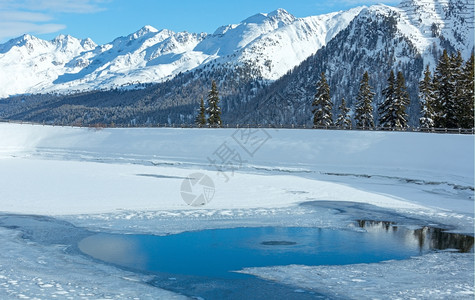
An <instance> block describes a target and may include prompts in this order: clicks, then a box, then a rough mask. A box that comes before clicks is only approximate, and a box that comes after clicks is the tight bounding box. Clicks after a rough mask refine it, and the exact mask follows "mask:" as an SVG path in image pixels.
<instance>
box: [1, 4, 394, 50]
mask: <svg viewBox="0 0 475 300" xmlns="http://www.w3.org/2000/svg"><path fill="white" fill-rule="evenodd" d="M399 2H400V0H209V1H208V0H201V1H200V0H0V43H4V42H6V41H8V40H9V39H10V38H13V37H17V36H20V35H22V34H24V33H29V34H32V35H35V36H37V37H40V38H43V39H52V38H54V37H55V36H57V35H58V34H70V35H72V36H75V37H78V38H86V37H90V38H91V39H92V40H93V41H95V42H96V43H98V44H104V43H108V42H110V41H112V40H113V39H114V38H116V37H118V36H124V35H127V34H130V33H132V32H134V31H137V30H138V29H140V28H141V27H143V26H145V25H151V26H153V27H155V28H157V29H163V28H167V29H171V30H173V31H185V30H186V31H189V32H208V33H213V32H214V30H215V29H216V28H217V27H219V26H221V25H226V24H231V23H239V22H240V21H242V20H244V19H246V18H247V17H249V16H252V15H254V14H256V13H259V12H264V13H266V12H270V11H273V10H275V9H277V8H284V9H286V10H287V11H289V12H290V13H292V14H293V15H294V16H296V17H307V16H312V15H319V14H323V13H328V12H334V11H338V10H345V9H348V8H352V7H356V6H360V5H372V4H376V3H385V4H388V5H397V4H398V3H399Z"/></svg>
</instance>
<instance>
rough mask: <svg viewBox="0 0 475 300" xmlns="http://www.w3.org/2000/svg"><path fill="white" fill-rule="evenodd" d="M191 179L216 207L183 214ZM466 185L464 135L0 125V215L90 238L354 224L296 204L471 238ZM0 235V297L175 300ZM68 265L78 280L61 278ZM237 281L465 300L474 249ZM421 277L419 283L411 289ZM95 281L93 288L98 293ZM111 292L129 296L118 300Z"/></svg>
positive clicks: (470, 197)
mask: <svg viewBox="0 0 475 300" xmlns="http://www.w3.org/2000/svg"><path fill="white" fill-rule="evenodd" d="M249 137H253V138H249ZM226 149H228V150H230V151H231V152H228V154H229V153H232V154H233V156H232V157H233V158H234V160H233V161H232V164H231V165H229V164H228V165H227V166H228V168H224V169H222V171H223V172H218V171H217V170H216V168H215V166H213V165H212V164H210V159H211V160H217V159H218V158H219V155H221V156H224V155H225V153H226V152H225V151H224V150H226ZM223 151H224V152H223ZM238 157H239V160H238V159H237V158H238ZM229 166H234V170H232V169H230V168H229ZM196 172H199V173H203V174H206V175H208V176H210V178H211V179H212V180H213V182H214V185H215V194H214V197H213V198H212V201H211V202H210V203H208V204H207V205H205V206H203V207H191V206H188V205H187V204H186V203H185V202H184V201H183V200H182V198H181V194H180V191H181V185H182V183H183V181H184V180H185V179H186V178H188V177H189V176H190V175H191V174H193V173H196ZM473 187H474V136H472V135H453V134H430V133H410V132H371V131H331V130H290V129H285V130H280V129H279V130H276V129H181V128H142V129H138V128H131V129H102V130H96V129H87V128H75V127H52V126H41V125H29V124H23V125H20V124H9V123H0V211H1V212H2V213H14V214H34V215H48V216H54V217H55V218H59V219H64V220H67V221H68V222H71V223H73V224H74V225H76V226H81V227H85V228H88V229H89V230H93V231H95V230H97V231H112V232H127V233H145V232H147V233H153V234H167V233H175V232H181V231H186V230H197V229H204V228H217V227H230V226H231V227H235V226H312V227H327V228H328V227H329V228H341V229H346V230H352V228H354V227H353V226H352V219H351V216H350V217H345V216H342V215H338V214H336V213H335V211H334V210H331V209H322V208H315V209H314V210H313V211H312V212H311V214H309V212H308V210H307V209H305V208H302V207H301V206H299V203H302V202H306V201H318V200H323V201H336V202H338V201H350V202H356V203H361V204H362V205H363V204H364V205H366V204H371V205H374V206H375V207H379V208H383V209H387V210H390V211H393V212H395V213H397V214H399V215H403V216H407V217H408V218H411V219H416V220H422V221H423V222H425V224H427V223H431V224H439V225H443V226H445V227H447V228H449V229H451V230H452V231H456V232H464V233H469V234H473V228H474V222H473V216H474V214H473V212H474V202H473V201H474V192H473ZM197 193H199V191H197ZM342 203H343V202H342ZM354 217H356V216H354ZM353 220H354V219H353ZM0 236H1V237H2V243H1V244H0V266H1V267H0V298H3V297H2V295H3V296H5V297H6V298H13V297H16V298H22V297H30V298H35V297H36V298H49V297H50V296H52V295H58V297H62V295H61V294H59V293H68V294H64V295H65V296H64V297H67V295H69V296H71V297H73V298H78V297H84V298H101V297H102V298H107V297H116V298H133V297H134V293H135V292H136V291H137V290H138V289H139V290H140V289H142V288H143V290H144V295H152V296H151V297H150V298H153V295H155V296H156V297H159V296H162V297H164V298H167V297H168V296H174V297H175V296H176V297H178V296H177V295H172V294H171V293H170V294H162V293H168V292H165V291H162V290H160V289H152V288H150V287H149V286H147V285H145V284H144V282H145V281H146V278H145V277H140V276H139V277H133V276H138V275H131V273H127V272H125V271H122V270H119V269H116V268H113V267H105V266H101V265H98V264H95V263H93V262H89V261H88V260H87V259H84V258H81V257H75V256H70V255H69V254H67V253H65V252H64V249H62V248H61V247H59V246H45V245H39V244H36V243H29V242H27V241H25V240H23V239H22V238H21V237H20V236H18V234H17V233H16V231H14V230H6V229H4V228H0ZM76 268H78V271H77V273H76V274H77V276H76V275H73V274H69V273H68V272H67V270H68V269H75V270H76ZM413 270H417V271H416V272H413ZM63 271H64V273H63ZM246 272H249V273H252V274H256V275H258V276H261V277H263V278H269V279H272V280H276V281H279V282H283V283H287V284H292V285H297V286H300V287H302V288H306V289H308V288H310V289H315V290H319V289H321V288H322V287H325V286H326V285H328V288H327V289H323V290H324V291H325V292H329V293H330V294H331V293H335V295H344V296H348V297H350V298H353V299H361V298H378V296H379V297H380V298H384V299H387V298H388V297H389V298H401V299H410V298H421V297H422V296H421V297H419V296H420V295H423V294H424V295H425V294H427V295H432V296H434V295H437V291H441V292H440V295H439V296H437V297H440V298H444V297H445V298H451V297H452V296H453V297H455V298H461V299H465V298H467V299H469V298H473V254H466V255H465V254H464V255H461V254H454V253H449V252H440V253H433V254H429V255H424V256H421V257H416V258H413V259H409V260H404V261H398V262H387V263H379V264H371V265H351V266H334V267H327V266H320V267H308V266H281V267H270V268H262V269H247V270H246ZM391 273H392V274H394V275H391ZM64 274H69V275H67V276H66V275H64ZM111 274H112V275H111ZM315 274H321V275H319V276H320V277H315V276H317V275H315ZM355 274H363V275H361V276H360V277H355V276H356V275H355ZM451 274H452V275H451ZM313 275H315V276H313ZM353 275H355V276H353ZM131 276H132V277H131ZM351 276H353V277H351ZM358 276H359V275H358ZM424 276H425V277H424ZM470 276H472V277H470ZM98 278H99V279H98ZM124 278H125V279H124ZM127 278H135V279H133V280H132V281H131V280H129V279H127ZM315 278H319V279H321V280H315ZM421 278H425V279H424V281H423V283H421V284H420V285H419V286H417V284H414V282H419V281H422V279H421ZM467 278H468V279H467ZM470 278H472V279H470ZM353 279H357V280H353ZM98 280H99V281H98ZM361 280H365V281H361ZM386 280H388V281H389V282H392V284H389V283H386ZM91 282H96V283H97V284H96V286H95V288H92V287H91V285H92V284H91ZM470 283H471V284H472V285H470ZM434 284H435V286H433V288H432V289H431V285H434ZM119 285H120V286H121V287H122V285H124V287H127V288H124V289H123V290H122V289H120V294H119V292H118V291H119V289H117V286H119ZM129 287H130V288H129ZM345 287H346V290H345ZM373 287H378V288H377V289H374V288H373ZM366 292H367V294H366ZM147 293H149V294H147ZM430 293H432V294H430ZM20 294H21V295H20ZM22 295H23V296H22ZM48 295H49V296H48ZM84 295H86V296H84ZM365 295H368V296H365ZM372 296H374V297H372ZM144 297H147V296H144ZM424 297H425V296H424ZM424 297H422V298H424Z"/></svg>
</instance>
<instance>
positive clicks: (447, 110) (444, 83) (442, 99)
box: [434, 50, 454, 128]
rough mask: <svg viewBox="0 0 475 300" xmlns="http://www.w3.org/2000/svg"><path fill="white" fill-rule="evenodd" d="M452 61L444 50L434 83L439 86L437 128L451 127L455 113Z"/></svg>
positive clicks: (436, 106) (436, 108) (436, 107)
mask: <svg viewBox="0 0 475 300" xmlns="http://www.w3.org/2000/svg"><path fill="white" fill-rule="evenodd" d="M451 69H452V66H451V60H450V57H449V54H448V53H447V50H444V52H443V54H442V56H441V57H440V58H439V61H438V63H437V67H436V69H435V74H434V81H435V85H436V86H437V101H436V105H435V107H434V108H435V111H436V115H437V118H436V122H435V126H436V127H442V128H444V127H445V128H446V127H450V125H451V124H450V122H448V120H449V119H451V118H452V117H451V114H452V113H453V106H454V105H453V104H452V103H453V99H452V97H453V90H454V87H453V85H454V82H453V81H452V76H451Z"/></svg>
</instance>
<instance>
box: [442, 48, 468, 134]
mask: <svg viewBox="0 0 475 300" xmlns="http://www.w3.org/2000/svg"><path fill="white" fill-rule="evenodd" d="M462 68H463V58H462V54H461V53H460V51H458V52H457V53H452V55H451V56H450V81H451V83H452V91H451V101H450V105H449V107H447V116H446V118H447V120H446V122H447V127H449V128H457V127H460V125H461V124H460V117H461V116H460V115H459V108H460V107H461V106H462V102H463V98H464V94H463V83H462V81H463V74H462V71H463V70H462Z"/></svg>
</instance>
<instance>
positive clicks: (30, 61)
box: [0, 8, 361, 97]
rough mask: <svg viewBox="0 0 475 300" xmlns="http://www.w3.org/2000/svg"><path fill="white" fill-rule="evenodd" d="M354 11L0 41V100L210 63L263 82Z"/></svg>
mask: <svg viewBox="0 0 475 300" xmlns="http://www.w3.org/2000/svg"><path fill="white" fill-rule="evenodd" d="M360 10H361V8H355V9H352V10H349V11H345V12H337V13H331V14H327V15H322V16H316V17H307V18H295V17H294V16H293V15H291V14H289V13H288V12H287V11H285V10H283V9H278V10H276V11H273V12H271V13H268V14H262V13H261V14H257V15H254V16H252V17H250V18H247V19H246V20H244V21H242V22H241V23H239V24H232V25H227V26H222V27H220V28H218V29H217V30H216V32H215V33H214V34H206V33H201V34H195V33H188V32H178V33H175V32H173V31H170V30H166V29H165V30H157V29H155V28H153V27H151V26H145V27H143V28H142V29H140V30H139V31H137V32H135V33H132V34H130V35H128V36H126V37H119V38H117V39H115V40H114V41H112V42H111V43H108V44H105V45H100V46H97V45H95V44H94V43H93V42H92V41H91V40H84V41H81V40H77V39H75V38H73V37H70V36H59V37H57V38H56V39H54V40H52V41H44V40H41V39H38V38H35V37H32V36H29V35H25V36H23V37H20V38H17V39H13V40H11V41H9V42H7V43H5V44H2V45H0V69H2V70H3V71H4V72H2V73H1V74H0V82H1V83H2V84H1V86H0V97H5V96H9V95H14V94H22V93H38V92H40V93H41V92H51V91H55V92H72V91H77V90H97V89H108V88H113V87H120V86H127V85H133V84H138V83H155V82H162V81H164V80H166V79H170V78H173V77H174V76H175V75H176V74H179V73H180V72H186V71H189V70H192V69H194V68H197V67H199V66H203V65H206V64H207V63H209V62H211V61H216V60H217V61H216V62H217V63H220V64H226V65H227V66H228V67H235V66H242V65H245V64H248V65H252V66H253V68H254V69H256V70H258V71H259V73H260V75H261V76H262V77H263V79H266V80H275V79H278V78H279V77H281V76H282V75H283V74H285V73H286V72H287V71H288V70H289V69H291V68H293V67H295V66H297V65H298V64H299V63H301V62H302V61H303V60H304V59H305V58H307V57H308V56H310V55H311V54H313V53H315V52H316V51H317V50H318V49H320V48H321V47H322V46H324V45H325V44H326V43H327V42H328V41H330V40H331V39H332V38H333V37H334V36H335V35H336V34H337V33H338V32H339V31H340V30H342V29H344V28H345V27H346V26H347V25H348V23H349V22H350V21H351V20H352V19H353V18H354V17H355V16H356V15H357V14H358V13H359V12H360Z"/></svg>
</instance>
